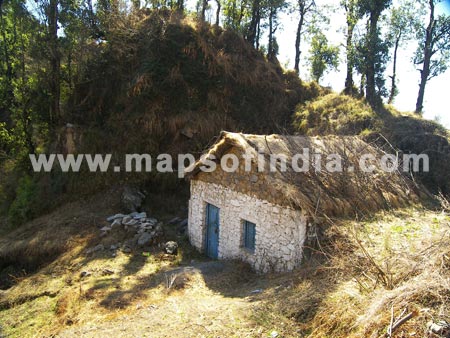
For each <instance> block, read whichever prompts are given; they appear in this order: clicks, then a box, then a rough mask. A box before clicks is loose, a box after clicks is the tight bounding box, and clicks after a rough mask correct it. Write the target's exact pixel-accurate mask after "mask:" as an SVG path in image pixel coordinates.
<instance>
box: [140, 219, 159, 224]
mask: <svg viewBox="0 0 450 338" xmlns="http://www.w3.org/2000/svg"><path fill="white" fill-rule="evenodd" d="M142 222H143V223H150V224H151V225H155V224H156V223H158V220H157V219H156V218H153V217H150V218H146V219H144V220H142Z"/></svg>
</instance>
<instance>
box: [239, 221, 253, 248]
mask: <svg viewBox="0 0 450 338" xmlns="http://www.w3.org/2000/svg"><path fill="white" fill-rule="evenodd" d="M251 227H252V228H253V230H252V232H253V234H251V233H250V231H249V229H251ZM241 242H242V248H243V249H244V250H245V251H247V252H249V253H252V254H254V253H255V250H256V223H253V222H250V221H247V220H245V219H243V220H242V241H241Z"/></svg>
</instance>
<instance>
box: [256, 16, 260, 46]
mask: <svg viewBox="0 0 450 338" xmlns="http://www.w3.org/2000/svg"><path fill="white" fill-rule="evenodd" d="M260 38H261V20H260V21H259V22H258V28H257V29H256V43H255V48H256V50H259V41H260Z"/></svg>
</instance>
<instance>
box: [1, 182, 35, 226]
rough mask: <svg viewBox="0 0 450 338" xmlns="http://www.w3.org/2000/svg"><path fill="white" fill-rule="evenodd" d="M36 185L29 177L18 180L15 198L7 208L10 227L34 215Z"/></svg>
mask: <svg viewBox="0 0 450 338" xmlns="http://www.w3.org/2000/svg"><path fill="white" fill-rule="evenodd" d="M35 193H36V183H35V182H34V181H33V179H32V178H31V177H30V176H24V177H22V178H21V179H20V180H19V183H18V185H17V189H16V198H15V199H14V201H13V202H12V204H11V206H10V207H9V212H8V218H9V221H10V223H11V224H12V225H14V226H17V225H20V224H22V223H23V222H25V221H27V220H29V219H31V218H32V217H33V216H34V215H35V214H36V210H35V206H34V204H35V197H34V196H35Z"/></svg>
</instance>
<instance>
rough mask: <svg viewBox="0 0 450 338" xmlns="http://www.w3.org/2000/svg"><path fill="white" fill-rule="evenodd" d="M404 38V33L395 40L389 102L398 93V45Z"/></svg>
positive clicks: (392, 100)
mask: <svg viewBox="0 0 450 338" xmlns="http://www.w3.org/2000/svg"><path fill="white" fill-rule="evenodd" d="M401 38H402V33H401V32H400V34H399V35H398V36H397V39H396V40H395V47H394V60H393V65H392V76H391V80H392V82H391V93H390V95H389V100H388V103H389V104H391V103H392V102H394V98H395V96H396V95H397V82H396V81H397V52H398V46H399V45H400V39H401Z"/></svg>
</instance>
